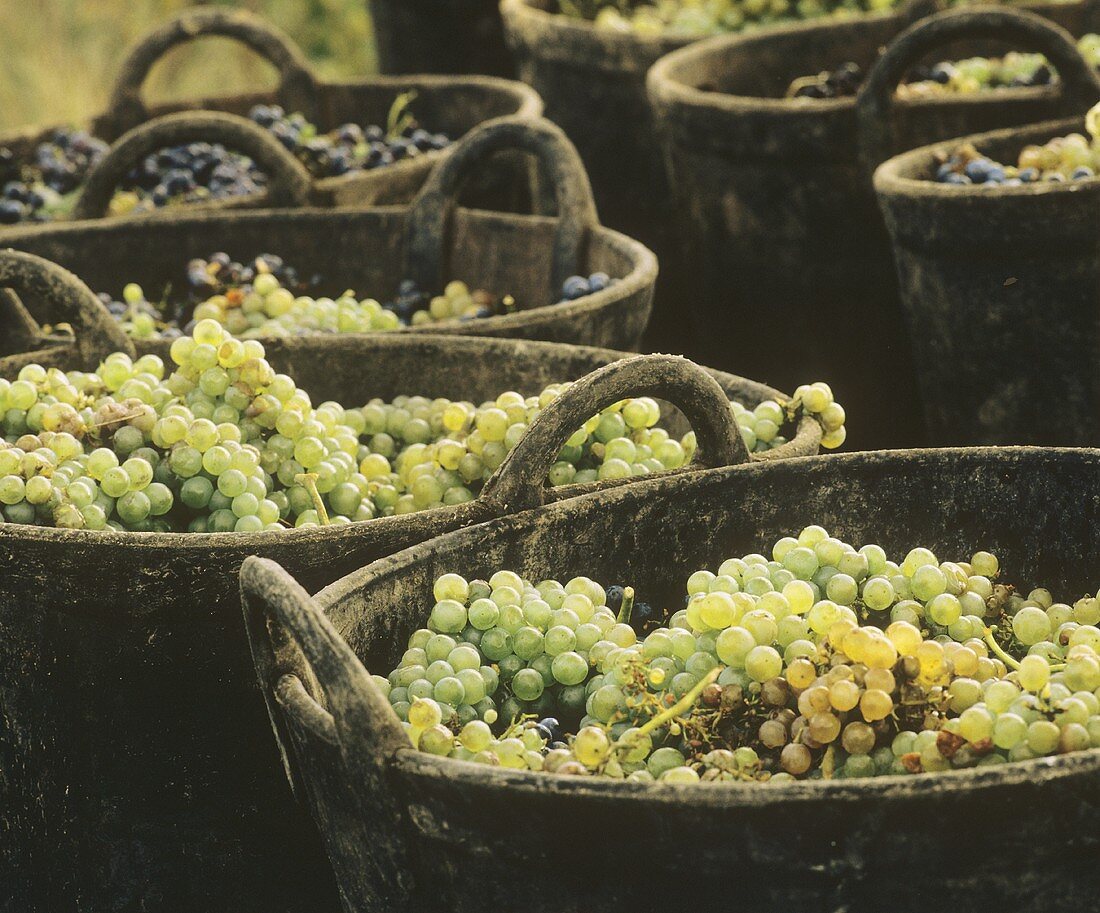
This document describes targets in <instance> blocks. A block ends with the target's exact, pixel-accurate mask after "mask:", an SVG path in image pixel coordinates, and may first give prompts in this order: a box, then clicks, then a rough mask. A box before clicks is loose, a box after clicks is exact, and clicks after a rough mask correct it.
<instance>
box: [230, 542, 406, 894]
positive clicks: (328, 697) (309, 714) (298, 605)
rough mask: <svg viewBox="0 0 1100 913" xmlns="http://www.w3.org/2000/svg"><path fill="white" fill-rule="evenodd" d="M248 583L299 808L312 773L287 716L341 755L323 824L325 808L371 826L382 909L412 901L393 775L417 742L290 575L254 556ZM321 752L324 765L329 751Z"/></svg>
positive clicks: (253, 638) (261, 670) (263, 676)
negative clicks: (340, 809) (303, 764)
mask: <svg viewBox="0 0 1100 913" xmlns="http://www.w3.org/2000/svg"><path fill="white" fill-rule="evenodd" d="M240 579H241V602H242V605H243V607H244V622H245V628H246V629H247V633H248V642H249V645H250V647H251V649H252V658H253V662H254V664H255V666H256V674H257V677H258V678H259V683H260V688H261V689H262V691H263V693H264V699H265V701H266V702H267V709H268V713H269V715H270V717H271V723H272V727H273V729H274V731H275V737H276V739H277V740H278V743H279V750H280V753H281V754H282V759H283V765H284V767H285V769H286V772H287V776H288V778H289V779H290V785H291V788H292V789H293V790H294V792H295V795H296V796H298V797H299V799H304V798H308V796H307V795H306V793H305V791H304V790H303V789H302V787H303V785H304V784H303V782H302V780H303V777H304V775H305V774H306V771H305V770H304V769H303V770H297V769H296V767H297V764H298V762H299V761H300V760H301V759H298V758H296V757H295V756H294V755H293V754H291V745H292V743H291V742H290V740H289V739H288V733H287V729H286V719H284V714H285V716H286V717H287V718H289V719H291V720H293V721H294V723H295V725H296V726H297V727H298V728H299V730H300V731H304V732H308V733H310V735H311V736H312V737H313V739H314V740H316V741H318V742H321V743H324V745H325V746H327V750H329V751H331V750H333V749H335V750H336V751H338V752H339V758H340V763H341V765H342V769H341V770H340V771H339V776H340V785H339V786H338V787H337V788H338V789H339V790H340V791H341V792H340V793H339V794H338V795H332V794H331V793H330V791H331V790H332V789H333V788H334V787H333V784H332V783H331V782H326V783H325V784H324V785H323V786H322V788H321V792H322V793H323V794H324V795H322V796H320V797H316V801H318V802H319V803H320V804H321V806H322V807H321V808H319V809H318V808H315V809H313V811H314V813H315V814H316V813H317V812H318V811H321V813H322V815H323V813H324V808H323V805H324V803H326V802H330V803H331V802H339V803H341V805H342V806H344V807H346V808H348V809H350V812H349V813H352V814H353V815H354V817H355V818H356V819H357V820H363V821H367V822H370V826H371V828H372V836H373V837H374V838H375V839H374V840H373V841H372V850H371V852H370V854H369V858H370V865H371V869H372V878H371V882H372V886H371V890H372V892H376V893H377V899H378V900H379V901H380V903H379V905H378V909H388V908H389V907H388V906H387V905H386V904H384V903H381V901H384V900H387V899H390V900H392V899H393V898H395V897H401V896H403V895H404V894H405V893H407V891H408V884H407V882H408V880H409V879H410V878H411V875H410V871H411V868H410V864H409V860H408V858H407V857H406V850H405V847H406V841H405V839H404V837H403V823H404V821H405V815H406V809H405V808H404V806H403V805H402V803H401V797H400V796H399V795H398V793H397V792H396V791H395V790H394V788H393V783H392V780H391V771H390V767H391V762H392V761H393V760H394V758H395V756H396V754H397V752H398V751H400V750H401V749H411V747H412V746H411V745H410V743H409V738H408V736H406V735H405V730H404V728H403V727H402V726H401V724H400V723H399V722H398V720H397V717H396V715H395V714H394V712H393V710H392V708H391V707H390V704H389V701H388V700H387V699H386V698H385V697H384V696H383V695H382V693H381V692H380V691H379V690H378V687H377V686H376V685H375V684H374V682H373V681H372V680H371V677H370V675H369V674H368V673H367V670H366V669H364V668H363V664H362V663H361V662H359V659H358V657H356V655H355V654H354V653H353V652H352V650H351V648H350V647H349V646H348V645H347V642H346V641H345V640H344V639H343V638H342V637H341V636H340V635H339V634H338V633H337V631H336V629H335V628H334V627H333V626H332V623H331V622H330V621H329V620H328V618H327V617H326V616H325V614H324V613H323V612H322V611H321V610H320V608H319V607H318V606H317V604H316V603H315V602H314V601H313V600H312V599H311V598H310V597H309V594H308V593H306V591H305V590H304V589H302V587H301V586H300V585H299V584H298V583H297V581H295V580H294V578H293V577H291V576H290V574H288V573H287V572H286V571H285V570H284V569H283V568H282V567H281V566H280V565H279V564H277V563H276V562H274V561H272V560H270V559H268V558H258V557H255V556H252V557H249V558H246V559H245V561H244V564H243V565H242V567H241V578H240ZM319 694H323V695H324V699H325V701H326V703H327V705H328V709H326V708H325V707H322V706H321V704H320V703H319V702H318V700H317V695H319ZM317 747H318V753H319V755H321V754H323V753H324V752H325V751H326V749H324V748H321V746H320V745H318V746H317ZM317 763H320V758H318V759H317ZM327 839H328V838H327V837H326V840H327Z"/></svg>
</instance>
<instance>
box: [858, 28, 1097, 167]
mask: <svg viewBox="0 0 1100 913" xmlns="http://www.w3.org/2000/svg"><path fill="white" fill-rule="evenodd" d="M967 38H997V39H1003V40H1006V41H1010V42H1012V43H1013V44H1014V45H1016V46H1018V47H1019V48H1020V49H1021V50H1025V51H1034V52H1039V53H1042V54H1044V55H1045V56H1046V58H1047V59H1048V60H1049V61H1050V62H1051V63H1052V64H1053V65H1054V68H1055V69H1056V70H1057V71H1058V75H1059V77H1060V78H1061V79H1060V86H1061V88H1060V93H1061V99H1062V103H1063V105H1064V106H1065V107H1067V108H1070V109H1072V111H1073V112H1074V113H1077V112H1079V111H1085V110H1087V109H1088V108H1089V107H1090V106H1091V105H1092V104H1094V103H1095V102H1096V100H1097V98H1100V78H1098V77H1097V75H1096V73H1094V72H1093V70H1092V68H1091V67H1090V66H1089V65H1088V62H1087V61H1086V60H1085V59H1084V58H1083V57H1082V56H1081V54H1080V52H1079V51H1078V50H1077V46H1076V44H1075V43H1074V40H1073V36H1072V35H1070V34H1069V32H1067V31H1066V30H1065V29H1063V28H1062V27H1061V26H1058V25H1055V24H1054V23H1053V22H1051V21H1050V20H1048V19H1044V18H1043V17H1042V16H1037V15H1035V14H1034V13H1029V12H1025V11H1024V10H1015V9H1005V8H993V7H986V8H983V9H962V10H952V11H949V12H946V13H937V14H936V15H935V16H929V17H928V18H927V19H924V20H921V21H920V22H918V23H916V24H915V25H912V26H910V27H909V28H907V29H905V31H903V32H901V34H899V35H898V36H897V37H896V38H895V39H894V40H893V41H892V42H891V43H890V44H889V46H888V47H887V48H886V50H885V51H883V53H882V56H881V57H879V59H878V60H877V61H876V62H875V64H874V66H873V67H871V71H870V73H868V75H867V80H866V82H864V84H863V87H862V88H861V89H860V91H859V96H858V97H857V99H856V115H857V121H858V125H859V136H860V154H861V156H862V159H863V165H864V168H865V169H866V170H867V173H868V174H870V173H872V172H873V171H874V169H875V168H876V167H878V166H879V165H880V164H882V162H884V161H885V160H886V159H888V158H889V157H890V156H891V155H894V154H896V152H897V150H898V137H897V131H896V129H895V124H894V120H893V117H892V108H893V105H894V92H895V90H896V89H897V87H898V85H899V84H900V83H901V80H902V79H903V78H904V77H905V74H906V73H907V72H908V71H909V70H910V69H911V68H912V67H913V66H914V65H915V64H916V63H917V62H918V61H919V60H920V59H921V58H922V57H924V56H925V55H926V54H928V53H930V52H931V51H934V50H936V49H937V48H940V47H943V46H945V45H947V44H950V43H951V42H953V41H958V40H960V39H967ZM1050 116H1051V117H1053V116H1054V114H1053V113H1052V114H1051V115H1050Z"/></svg>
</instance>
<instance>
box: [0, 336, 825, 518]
mask: <svg viewBox="0 0 1100 913" xmlns="http://www.w3.org/2000/svg"><path fill="white" fill-rule="evenodd" d="M171 359H172V362H173V364H174V366H175V367H174V370H173V371H172V372H171V373H170V374H166V370H165V365H164V364H163V362H162V361H161V360H160V359H159V358H158V357H157V356H155V355H145V356H142V357H141V358H139V359H137V360H136V361H132V360H131V359H130V358H129V357H128V356H126V355H125V354H122V353H115V354H113V355H111V356H109V357H108V358H107V359H106V360H105V361H104V363H103V364H102V365H100V366H99V369H98V370H97V371H96V372H95V373H82V372H69V373H65V372H62V371H60V370H58V369H56V368H51V369H46V368H44V367H42V366H41V365H33V364H32V365H28V366H26V367H24V368H23V369H21V371H20V372H19V374H18V376H17V378H16V380H15V381H14V382H10V381H7V380H0V518H2V519H3V520H6V521H7V522H12V523H28V524H36V525H43V526H63V527H66V528H74V529H105V528H108V527H109V528H112V529H119V530H131V531H137V532H143V531H158V532H168V531H183V530H187V531H191V532H231V531H236V532H254V531H260V530H276V529H282V528H284V527H289V526H320V525H329V524H342V523H349V522H351V521H353V520H369V519H372V518H373V517H376V516H391V515H394V514H405V513H411V512H413V511H419V510H427V509H431V508H435V507H440V506H443V505H456V504H461V503H463V502H465V501H469V500H471V499H472V498H474V497H475V496H476V494H477V493H478V492H479V491H480V490H481V487H482V485H483V483H484V482H485V480H486V479H488V478H489V476H491V475H492V473H493V472H494V471H495V470H496V469H497V468H498V467H499V466H500V464H501V463H502V462H503V460H504V457H505V456H506V455H507V453H508V451H509V450H510V449H511V448H512V447H514V446H515V445H516V443H517V442H518V440H519V439H520V437H521V436H522V434H523V432H524V431H525V430H526V428H527V425H528V424H529V423H530V422H531V421H532V420H533V419H534V418H535V417H536V416H537V415H538V414H539V413H540V412H541V411H542V410H543V409H545V408H546V406H547V405H549V404H550V403H551V402H553V400H554V399H556V398H557V397H558V396H560V395H561V393H562V392H563V391H564V390H565V389H566V388H567V387H568V384H554V385H551V386H550V387H547V388H546V389H545V390H543V391H542V392H541V393H540V394H538V395H537V396H530V397H525V396H523V395H522V394H520V393H517V392H506V393H502V394H501V395H500V396H498V397H497V398H496V399H495V400H491V401H488V402H486V403H482V404H481V405H480V406H475V405H474V404H473V403H470V402H462V401H452V400H447V399H435V400H429V399H427V398H425V397H419V396H411V397H410V396H401V397H397V398H395V399H394V400H393V401H392V402H390V403H386V402H383V401H382V400H378V399H375V400H372V401H371V402H369V403H367V404H366V405H365V406H363V407H362V408H351V409H348V408H345V407H343V406H341V405H339V404H338V403H334V402H326V403H322V404H320V405H319V406H316V407H314V406H313V404H312V402H311V400H310V397H309V395H308V394H307V393H306V392H305V391H304V390H301V389H299V388H298V387H297V386H296V385H295V383H294V381H293V380H291V378H289V377H287V376H286V375H282V374H276V373H275V372H274V370H273V369H272V368H271V366H270V365H269V364H268V362H267V361H266V359H265V352H264V348H263V345H262V344H261V343H260V342H258V341H257V340H254V339H249V340H243V341H242V340H239V339H237V338H235V337H233V336H231V335H229V334H228V333H227V332H226V331H225V328H224V327H222V326H221V325H220V324H219V323H218V322H217V321H214V320H211V319H209V318H204V319H201V320H200V321H199V322H198V323H197V324H196V326H195V328H194V331H193V333H191V334H190V335H187V336H180V337H179V338H177V339H176V340H174V341H173V343H172V346H171ZM814 389H816V388H807V390H814ZM818 392H820V391H818ZM809 399H812V397H810V398H809ZM809 399H808V398H807V397H806V396H803V400H806V402H804V403H802V404H801V405H799V406H795V405H794V404H793V403H791V404H787V405H786V407H784V406H781V405H780V404H779V403H776V402H772V401H768V402H764V403H761V404H760V405H758V406H757V407H756V408H755V409H754V410H751V411H750V410H748V409H746V408H745V407H744V406H742V405H740V404H738V403H731V406H730V408H731V409H732V410H734V413H735V415H736V416H737V419H738V423H739V425H740V427H741V430H742V434H743V435H744V437H745V439H746V443H747V444H748V445H749V446H750V447H751V448H752V449H756V450H764V449H768V448H770V447H776V446H779V445H780V444H781V443H782V442H783V441H784V440H785V438H784V437H783V436H782V435H781V434H779V433H778V432H779V431H780V430H782V426H783V424H785V422H786V421H791V420H793V418H794V417H795V415H796V412H795V410H796V409H801V410H803V411H805V412H809V413H810V414H814V413H812V412H810V408H811V405H818V404H816V403H811V402H809ZM841 414H842V411H841ZM660 416H661V411H660V407H659V406H658V405H657V403H656V402H655V401H653V400H651V399H644V398H642V399H630V400H624V401H622V402H620V403H616V404H615V405H613V406H611V407H609V408H608V409H606V410H604V411H603V412H601V413H600V414H599V415H596V416H593V417H592V418H591V419H590V420H589V421H588V422H586V423H585V425H584V426H583V427H582V428H580V429H579V430H578V431H577V432H576V433H575V434H574V435H573V437H572V438H570V440H569V442H568V443H567V445H566V446H565V447H564V448H563V449H562V451H561V454H560V456H559V460H558V462H556V463H555V464H554V466H553V468H552V469H551V471H550V476H549V478H550V482H551V484H553V485H566V484H569V483H573V482H591V481H596V480H597V479H622V478H629V477H632V476H637V475H644V474H647V473H652V472H661V471H664V470H667V469H675V468H678V467H680V466H683V465H685V464H687V463H688V462H690V460H691V458H692V455H693V454H694V451H695V435H694V433H692V432H689V433H688V434H686V435H685V436H684V437H683V438H681V439H679V440H677V439H675V438H673V437H671V436H670V435H669V434H668V432H667V431H665V430H664V429H663V428H660V427H659V426H658V422H659V420H660ZM818 419H819V421H822V422H823V423H824V422H825V414H824V413H818ZM840 427H841V431H842V430H843V426H842V425H841V426H840Z"/></svg>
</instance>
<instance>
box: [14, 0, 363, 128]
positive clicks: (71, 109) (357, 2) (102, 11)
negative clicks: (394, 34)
mask: <svg viewBox="0 0 1100 913" xmlns="http://www.w3.org/2000/svg"><path fill="white" fill-rule="evenodd" d="M199 5H204V4H203V2H202V0H0V130H4V129H11V128H13V127H21V126H24V125H30V124H42V125H47V124H52V123H79V122H81V121H83V120H85V119H87V118H88V117H90V116H92V115H94V114H96V113H98V112H99V111H101V110H102V109H103V107H104V105H105V104H106V101H107V97H108V95H109V93H110V89H111V86H112V85H113V83H114V79H115V76H116V74H117V72H118V67H119V61H120V59H121V57H122V55H123V54H124V53H125V51H126V49H127V48H128V47H129V45H130V44H131V43H132V42H134V41H135V40H137V39H138V38H140V37H141V36H142V35H144V34H145V33H146V32H147V31H149V29H151V28H152V27H154V26H156V25H157V24H158V23H159V22H161V21H162V20H163V19H165V18H166V17H168V16H170V15H172V14H173V13H176V12H178V11H179V10H181V9H185V8H187V7H189V6H199ZM208 5H219V6H228V7H235V8H238V9H247V10H250V11H252V12H254V13H259V14H261V15H263V16H265V17H267V18H268V19H269V20H270V21H271V22H273V23H275V24H276V25H277V26H279V28H281V29H282V30H283V31H284V32H286V33H287V34H288V35H290V36H291V38H293V39H294V40H295V41H296V42H297V43H298V44H299V46H301V48H302V49H303V50H304V51H305V53H306V55H307V56H308V57H309V58H310V60H311V61H313V63H314V66H315V68H316V71H317V73H318V74H319V75H321V76H323V77H330V78H340V77H354V76H361V75H365V74H368V73H372V72H374V71H375V63H374V60H375V56H374V41H373V36H372V35H371V30H370V17H369V16H368V14H367V0H210V2H209V4H208ZM274 85H275V75H274V71H273V70H272V68H271V67H270V66H268V65H267V64H265V63H263V62H262V61H261V60H260V59H259V58H258V57H257V56H256V55H255V54H253V53H252V52H250V51H248V50H246V49H245V48H243V47H242V46H241V45H239V44H237V43H236V42H233V41H230V40H227V39H221V38H209V39H205V40H203V41H199V42H194V43H192V44H190V45H184V46H182V47H178V48H174V49H173V50H172V51H171V52H169V53H168V54H167V55H165V57H164V59H163V60H162V61H161V62H160V63H159V64H158V65H157V66H156V67H155V68H154V70H153V72H152V74H151V75H150V78H149V81H148V84H147V86H146V97H147V98H151V99H156V100H164V99H169V98H173V97H180V96H186V95H196V94H230V93H231V92H232V91H233V90H235V89H238V88H239V89H242V90H246V89H251V88H265V87H271V86H274Z"/></svg>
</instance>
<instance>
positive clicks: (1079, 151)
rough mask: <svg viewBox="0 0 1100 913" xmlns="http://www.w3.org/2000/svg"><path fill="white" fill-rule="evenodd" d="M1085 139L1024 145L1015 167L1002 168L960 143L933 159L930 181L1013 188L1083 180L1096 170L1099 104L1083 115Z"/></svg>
mask: <svg viewBox="0 0 1100 913" xmlns="http://www.w3.org/2000/svg"><path fill="white" fill-rule="evenodd" d="M1085 129H1086V131H1087V133H1088V136H1085V135H1084V134H1081V133H1070V134H1068V135H1067V136H1056V137H1054V139H1051V140H1048V141H1047V142H1046V143H1044V144H1043V145H1041V146H1040V145H1030V146H1025V147H1024V148H1023V149H1021V150H1020V154H1019V157H1018V159H1017V163H1016V164H1015V165H1004V164H1001V163H1000V162H996V161H994V160H993V159H990V158H989V157H988V156H985V155H982V153H981V152H979V151H978V150H977V149H976V148H975V147H974V145H973V144H971V143H963V144H962V145H960V146H958V147H957V148H956V149H954V150H952V151H951V152H948V153H941V154H940V155H939V156H938V157H937V162H938V163H937V166H936V171H935V173H934V175H933V180H935V181H936V182H937V183H940V184H955V185H973V184H981V185H989V186H1003V187H1017V186H1020V185H1022V184H1035V183H1062V182H1065V181H1084V180H1090V179H1092V178H1094V177H1095V176H1096V173H1097V169H1098V168H1100V104H1096V105H1094V106H1093V107H1092V108H1091V109H1090V110H1089V112H1088V113H1087V114H1086V115H1085Z"/></svg>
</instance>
